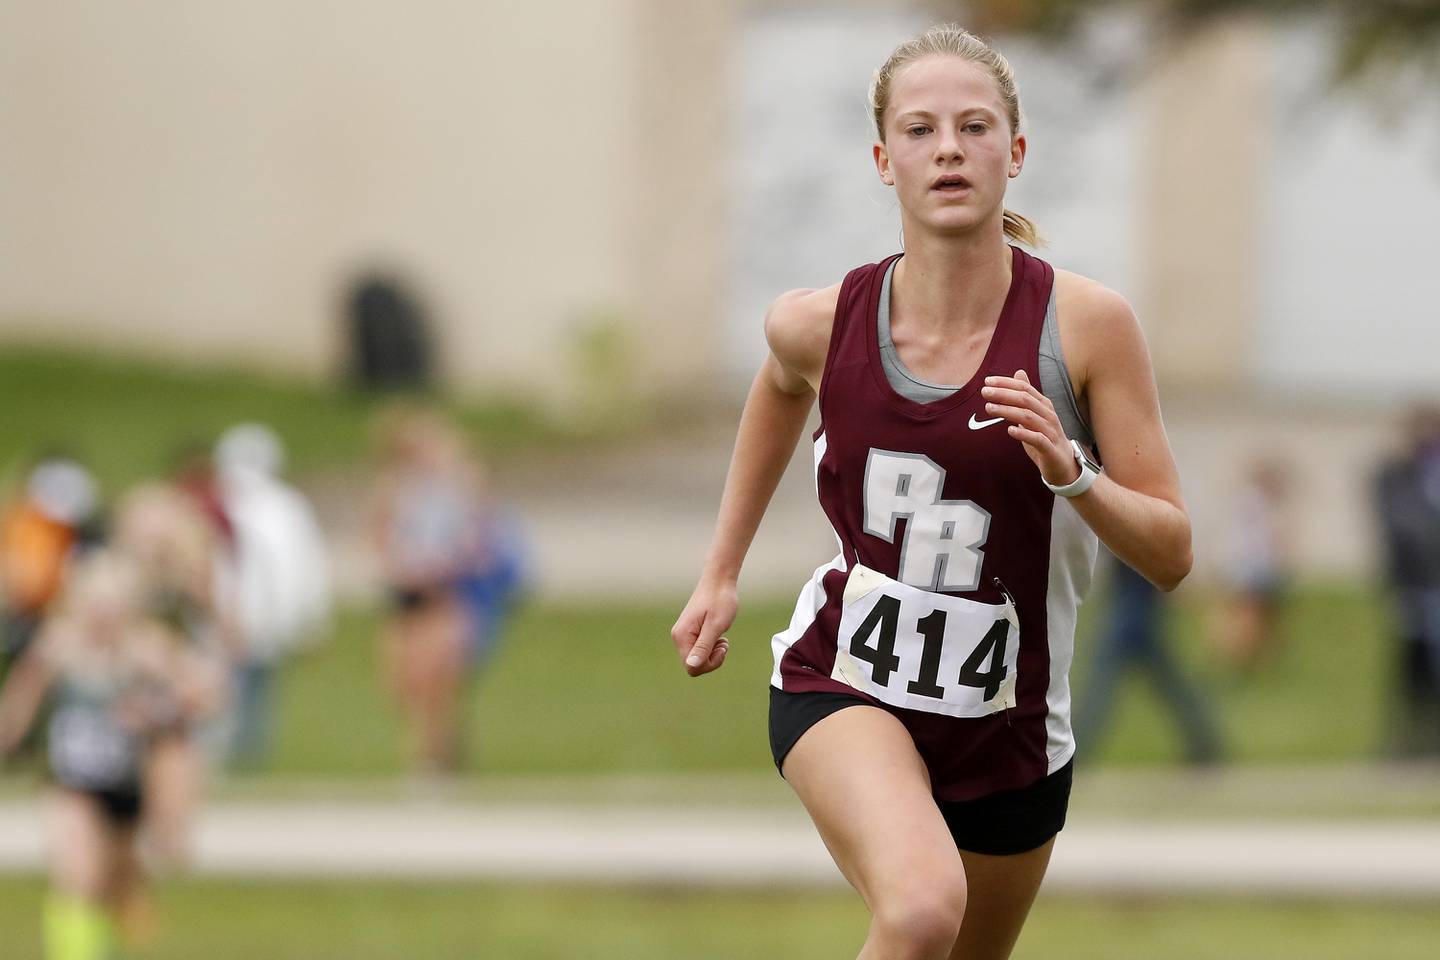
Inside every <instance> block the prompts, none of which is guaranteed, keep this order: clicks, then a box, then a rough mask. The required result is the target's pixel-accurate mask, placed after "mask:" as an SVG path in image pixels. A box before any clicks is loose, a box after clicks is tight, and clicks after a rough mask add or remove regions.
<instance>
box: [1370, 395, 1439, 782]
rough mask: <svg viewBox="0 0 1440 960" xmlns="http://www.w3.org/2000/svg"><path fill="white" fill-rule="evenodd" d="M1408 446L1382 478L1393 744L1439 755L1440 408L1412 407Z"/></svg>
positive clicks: (1395, 748)
mask: <svg viewBox="0 0 1440 960" xmlns="http://www.w3.org/2000/svg"><path fill="white" fill-rule="evenodd" d="M1406 440H1407V443H1406V449H1405V451H1404V452H1403V453H1402V454H1401V455H1400V456H1398V457H1396V458H1395V459H1393V460H1391V461H1390V462H1388V463H1386V464H1384V465H1383V466H1382V467H1381V469H1380V471H1379V473H1378V475H1377V476H1376V479H1375V486H1374V493H1375V508H1376V513H1377V515H1378V519H1379V525H1380V534H1381V538H1382V541H1383V545H1384V557H1385V573H1386V577H1387V579H1388V581H1389V586H1390V589H1391V592H1392V595H1393V598H1394V603H1395V611H1396V615H1397V621H1398V624H1399V628H1400V631H1399V632H1400V637H1399V643H1398V645H1397V651H1396V652H1397V656H1396V660H1395V666H1396V686H1397V687H1398V688H1399V690H1398V692H1399V697H1398V698H1395V699H1396V701H1397V706H1398V711H1397V714H1398V715H1397V716H1396V718H1395V726H1394V728H1393V729H1392V731H1391V733H1390V744H1389V749H1390V750H1391V751H1392V752H1393V753H1395V754H1397V755H1401V756H1413V755H1417V754H1432V755H1433V754H1440V408H1437V407H1433V406H1425V407H1420V408H1417V409H1415V410H1413V411H1412V412H1411V414H1410V416H1409V418H1408V422H1407V424H1406Z"/></svg>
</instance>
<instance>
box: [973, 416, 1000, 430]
mask: <svg viewBox="0 0 1440 960" xmlns="http://www.w3.org/2000/svg"><path fill="white" fill-rule="evenodd" d="M1004 419H1005V418H1004V417H996V418H995V419H994V420H976V419H975V414H973V413H972V414H970V429H971V430H983V429H985V428H986V427H990V426H994V425H995V424H997V423H999V422H1000V421H1002V420H1004Z"/></svg>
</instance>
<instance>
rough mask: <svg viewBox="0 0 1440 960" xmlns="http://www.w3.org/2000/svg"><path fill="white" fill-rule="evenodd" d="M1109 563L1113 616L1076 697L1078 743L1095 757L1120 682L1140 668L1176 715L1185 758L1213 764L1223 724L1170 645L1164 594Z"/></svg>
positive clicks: (1128, 570)
mask: <svg viewBox="0 0 1440 960" xmlns="http://www.w3.org/2000/svg"><path fill="white" fill-rule="evenodd" d="M1112 559H1113V558H1112ZM1110 567H1111V578H1110V606H1109V620H1108V623H1107V625H1106V626H1105V627H1104V628H1103V630H1102V631H1101V633H1100V636H1099V649H1098V650H1097V651H1096V653H1095V659H1094V660H1093V661H1092V663H1091V666H1090V676H1089V680H1088V682H1087V684H1086V687H1085V696H1084V697H1083V699H1080V700H1077V702H1076V723H1075V743H1076V744H1077V745H1078V747H1079V749H1081V750H1088V751H1089V752H1090V756H1091V757H1094V756H1096V755H1097V754H1098V752H1099V746H1100V738H1101V736H1102V735H1103V733H1104V730H1105V727H1106V725H1107V724H1108V723H1109V720H1110V715H1111V711H1112V710H1113V709H1114V706H1115V699H1116V695H1117V693H1118V688H1119V684H1120V681H1121V680H1122V679H1123V678H1124V674H1126V673H1127V672H1129V671H1131V670H1141V671H1144V672H1145V674H1146V675H1147V676H1148V677H1149V679H1150V682H1151V683H1152V684H1153V685H1154V687H1155V692H1156V693H1157V694H1158V695H1159V697H1160V701H1161V703H1162V704H1163V705H1164V706H1165V707H1166V708H1167V709H1168V710H1171V711H1172V712H1173V714H1174V717H1175V720H1176V722H1177V724H1178V725H1179V730H1180V736H1181V738H1182V740H1183V741H1184V750H1185V759H1186V762H1188V763H1191V764H1196V765H1203V764H1209V763H1214V762H1215V761H1217V760H1218V759H1219V758H1220V733H1219V729H1218V728H1217V726H1216V724H1215V720H1214V718H1213V716H1212V714H1211V710H1210V708H1209V706H1208V705H1207V704H1206V702H1205V700H1204V698H1203V697H1202V696H1201V694H1200V692H1199V691H1198V690H1197V689H1196V688H1195V687H1194V686H1193V685H1192V684H1191V683H1190V682H1189V681H1187V680H1186V679H1185V677H1184V675H1183V674H1182V673H1181V672H1180V667H1179V664H1177V663H1176V662H1175V658H1174V656H1173V655H1172V654H1171V652H1170V649H1169V647H1168V646H1167V643H1166V639H1165V629H1164V622H1163V621H1164V619H1165V616H1164V614H1165V605H1164V595H1163V594H1161V592H1160V591H1159V590H1157V589H1156V588H1155V586H1154V585H1153V584H1151V583H1150V581H1148V580H1146V579H1145V578H1144V577H1142V576H1141V575H1140V574H1138V573H1136V572H1135V571H1134V570H1133V569H1131V568H1130V567H1129V566H1128V565H1127V564H1125V563H1122V562H1121V561H1119V560H1113V562H1112V563H1111V564H1110Z"/></svg>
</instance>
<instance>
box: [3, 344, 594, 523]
mask: <svg viewBox="0 0 1440 960" xmlns="http://www.w3.org/2000/svg"><path fill="white" fill-rule="evenodd" d="M437 399H438V400H439V402H440V405H441V406H442V407H443V408H444V409H445V410H447V411H448V412H449V413H451V414H453V415H454V416H456V417H457V418H458V419H459V421H460V422H461V423H462V424H463V425H464V427H465V428H466V429H467V430H468V431H469V433H470V434H471V436H473V437H474V438H475V439H476V440H477V441H478V442H479V443H480V444H481V446H482V449H484V450H486V451H487V453H490V454H493V455H497V456H504V455H506V454H509V453H512V452H514V451H516V450H520V449H525V448H527V447H532V446H536V445H540V444H545V443H552V442H555V441H565V442H571V443H573V442H577V441H578V440H580V439H582V438H581V437H580V436H579V435H578V434H576V433H575V432H574V431H571V430H569V429H568V428H566V427H564V426H562V425H557V424H554V423H551V422H549V421H548V420H546V419H545V418H544V417H541V416H538V415H537V414H536V413H535V412H534V408H533V407H530V406H526V405H524V404H522V403H520V402H518V401H514V400H508V399H498V398H497V399H491V400H475V401H473V402H468V403H461V402H457V401H455V400H452V399H445V398H437ZM386 402H387V401H386V400H385V399H384V398H381V397H379V396H376V395H372V394H367V393H360V392H355V391H348V390H335V389H328V388H324V387H322V386H320V385H317V384H310V383H306V382H304V381H302V380H299V379H294V378H289V379H286V378H270V377H264V376H260V375H257V374H254V373H247V372H239V371H233V370H225V369H214V368H210V367H187V366H184V365H177V364H167V363H161V362H157V361H142V360H135V359H131V358H114V357H107V356H100V355H96V354H90V353H84V352H76V351H70V350H60V349H45V348H36V347H7V348H6V349H5V350H4V351H0V465H10V466H14V465H15V464H17V463H18V462H20V461H22V460H23V459H24V458H28V457H31V456H34V455H35V454H37V453H41V452H44V451H47V450H51V449H62V450H65V451H68V452H70V453H72V454H73V455H75V456H78V457H80V458H81V459H82V460H83V461H84V462H85V463H86V464H87V465H89V466H90V468H91V469H92V470H94V472H95V474H96V475H97V476H98V477H99V478H100V481H101V484H102V486H103V487H104V488H105V489H106V491H107V492H109V493H112V494H113V493H115V492H117V491H119V490H121V489H123V488H124V487H126V486H127V485H129V484H131V483H134V482H135V481H137V480H142V479H148V478H150V477H154V476H157V475H159V474H160V473H161V472H162V471H164V470H166V469H168V468H169V467H170V466H171V464H172V462H173V460H174V457H175V454H176V451H177V449H178V447H179V445H180V444H182V443H191V442H199V443H201V444H206V445H208V444H209V443H211V442H213V441H214V439H215V438H216V436H218V435H219V433H220V431H222V430H224V429H225V428H226V427H229V426H232V425H234V424H235V423H238V422H241V421H245V420H259V421H261V422H263V423H267V424H269V425H270V426H271V427H272V428H274V429H275V431H276V432H277V433H278V434H280V436H281V438H282V439H283V440H284V441H285V444H286V447H287V449H288V450H289V451H290V453H291V460H292V464H293V466H294V468H295V469H297V470H299V471H301V472H302V473H303V472H306V471H314V470H323V469H332V468H353V467H354V466H355V465H356V464H358V463H361V462H363V461H364V459H365V458H366V457H367V456H368V455H369V449H370V428H371V423H372V421H373V419H374V416H375V414H376V413H377V412H378V411H379V410H380V409H381V408H382V407H383V406H384V405H385V404H386Z"/></svg>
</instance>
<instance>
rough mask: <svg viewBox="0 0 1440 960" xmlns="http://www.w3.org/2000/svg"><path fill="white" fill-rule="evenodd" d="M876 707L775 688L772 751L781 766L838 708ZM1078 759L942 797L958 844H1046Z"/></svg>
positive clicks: (1007, 850) (1003, 848)
mask: <svg viewBox="0 0 1440 960" xmlns="http://www.w3.org/2000/svg"><path fill="white" fill-rule="evenodd" d="M857 704H858V705H861V706H874V704H873V703H872V702H871V701H869V700H866V699H864V698H863V697H856V696H851V695H849V694H845V693H819V692H816V693H786V692H785V691H783V690H777V689H776V688H775V687H771V688H770V753H771V755H772V756H773V757H774V758H775V767H776V769H777V770H782V774H781V775H782V776H783V775H784V774H783V769H782V767H783V764H784V762H785V757H786V755H787V754H789V752H790V749H791V748H792V747H794V746H795V744H796V743H797V742H798V741H799V740H800V738H801V736H803V735H804V733H805V731H807V730H809V729H810V728H811V727H812V726H814V725H815V724H816V723H818V722H819V721H821V720H823V719H825V718H826V717H828V716H829V715H830V714H832V713H834V712H835V711H836V710H842V709H844V708H845V707H850V706H855V705H857ZM1073 772H1074V761H1073V760H1072V761H1070V762H1069V763H1066V764H1065V766H1063V767H1061V768H1060V769H1059V770H1056V771H1055V772H1054V773H1052V774H1050V775H1048V776H1046V777H1043V778H1042V779H1040V780H1037V781H1036V782H1034V783H1032V784H1030V785H1029V786H1026V787H1020V788H1019V789H1016V790H1002V791H1000V792H999V793H992V794H988V795H986V796H983V797H976V798H975V799H973V800H958V801H957V800H941V799H939V798H936V800H935V804H936V806H938V807H939V808H940V813H941V815H942V816H944V818H945V823H946V825H947V826H949V828H950V835H951V836H952V837H954V838H955V846H956V847H957V848H959V849H961V850H965V851H969V852H971V853H984V854H991V855H997V856H999V855H1009V854H1016V853H1025V852H1027V851H1029V850H1034V849H1035V848H1036V847H1039V846H1041V845H1042V844H1044V843H1045V841H1047V840H1049V839H1050V838H1051V837H1053V836H1055V834H1057V833H1059V832H1060V829H1061V828H1062V827H1064V826H1065V811H1066V810H1067V809H1068V807H1069V805H1070V781H1071V775H1072V773H1073Z"/></svg>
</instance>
